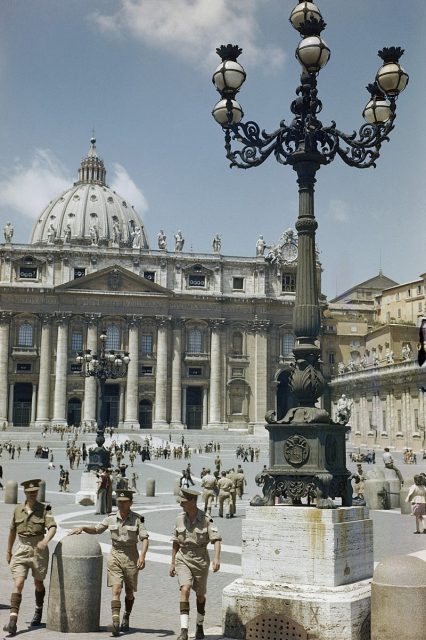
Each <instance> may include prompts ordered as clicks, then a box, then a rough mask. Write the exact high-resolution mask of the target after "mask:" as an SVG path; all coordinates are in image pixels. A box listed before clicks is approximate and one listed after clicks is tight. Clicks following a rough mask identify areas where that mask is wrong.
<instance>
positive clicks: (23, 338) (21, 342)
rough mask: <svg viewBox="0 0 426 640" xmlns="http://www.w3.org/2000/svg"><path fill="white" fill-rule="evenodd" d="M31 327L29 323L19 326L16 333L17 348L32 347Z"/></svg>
mask: <svg viewBox="0 0 426 640" xmlns="http://www.w3.org/2000/svg"><path fill="white" fill-rule="evenodd" d="M33 334H34V331H33V326H32V324H30V323H29V322H25V324H21V326H20V327H19V331H18V346H19V347H32V346H33V339H34V335H33Z"/></svg>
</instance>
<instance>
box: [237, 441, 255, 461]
mask: <svg viewBox="0 0 426 640" xmlns="http://www.w3.org/2000/svg"><path fill="white" fill-rule="evenodd" d="M235 455H236V456H237V460H238V459H241V460H242V461H243V462H254V461H256V462H259V455H260V448H259V447H252V446H250V445H249V446H248V447H245V446H244V445H242V444H240V445H238V447H237V449H236V452H235Z"/></svg>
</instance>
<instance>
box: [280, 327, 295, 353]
mask: <svg viewBox="0 0 426 640" xmlns="http://www.w3.org/2000/svg"><path fill="white" fill-rule="evenodd" d="M293 347H294V335H293V334H292V333H285V334H284V335H283V337H282V338H281V355H282V356H284V357H286V356H291V355H292V353H293Z"/></svg>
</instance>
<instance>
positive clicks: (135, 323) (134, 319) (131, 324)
mask: <svg viewBox="0 0 426 640" xmlns="http://www.w3.org/2000/svg"><path fill="white" fill-rule="evenodd" d="M142 320H143V316H138V315H129V316H126V324H127V326H128V328H129V329H132V328H137V329H138V328H139V327H140V325H141V322H142Z"/></svg>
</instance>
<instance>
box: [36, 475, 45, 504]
mask: <svg viewBox="0 0 426 640" xmlns="http://www.w3.org/2000/svg"><path fill="white" fill-rule="evenodd" d="M37 500H38V501H39V502H44V501H45V500H46V481H45V480H40V484H39V485H38V491H37Z"/></svg>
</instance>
